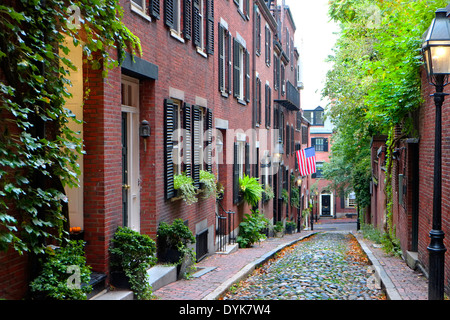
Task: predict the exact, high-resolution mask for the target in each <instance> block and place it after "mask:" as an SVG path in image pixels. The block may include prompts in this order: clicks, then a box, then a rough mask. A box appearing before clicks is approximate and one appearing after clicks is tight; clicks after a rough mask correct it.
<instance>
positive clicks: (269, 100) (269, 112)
mask: <svg viewBox="0 0 450 320" xmlns="http://www.w3.org/2000/svg"><path fill="white" fill-rule="evenodd" d="M268 92H269V99H268V103H269V107H268V113H267V114H268V117H269V120H268V124H269V125H268V126H269V127H270V123H271V122H272V118H271V117H272V109H271V108H272V88H271V87H270V86H269V87H268Z"/></svg>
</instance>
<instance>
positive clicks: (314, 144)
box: [311, 138, 316, 149]
mask: <svg viewBox="0 0 450 320" xmlns="http://www.w3.org/2000/svg"><path fill="white" fill-rule="evenodd" d="M311 147H314V149H315V147H316V138H311Z"/></svg>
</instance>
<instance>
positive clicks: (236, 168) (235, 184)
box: [233, 142, 239, 204]
mask: <svg viewBox="0 0 450 320" xmlns="http://www.w3.org/2000/svg"><path fill="white" fill-rule="evenodd" d="M238 148H239V144H238V143H237V142H235V143H234V154H233V156H234V159H233V160H234V161H233V203H235V204H236V203H238V202H239V164H238Z"/></svg>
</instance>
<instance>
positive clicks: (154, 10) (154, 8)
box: [149, 0, 160, 20]
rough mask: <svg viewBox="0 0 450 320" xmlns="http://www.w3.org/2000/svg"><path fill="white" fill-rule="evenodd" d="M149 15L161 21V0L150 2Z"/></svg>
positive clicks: (151, 0)
mask: <svg viewBox="0 0 450 320" xmlns="http://www.w3.org/2000/svg"><path fill="white" fill-rule="evenodd" d="M149 1H150V2H149V13H150V15H151V16H152V17H154V18H156V19H158V20H159V18H160V16H159V0H149Z"/></svg>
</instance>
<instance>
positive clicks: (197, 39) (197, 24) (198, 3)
mask: <svg viewBox="0 0 450 320" xmlns="http://www.w3.org/2000/svg"><path fill="white" fill-rule="evenodd" d="M203 2H204V0H194V7H193V14H194V45H196V46H197V50H199V51H203V50H204V46H205V34H204V19H203V15H204V10H205V9H204V6H203Z"/></svg>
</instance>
